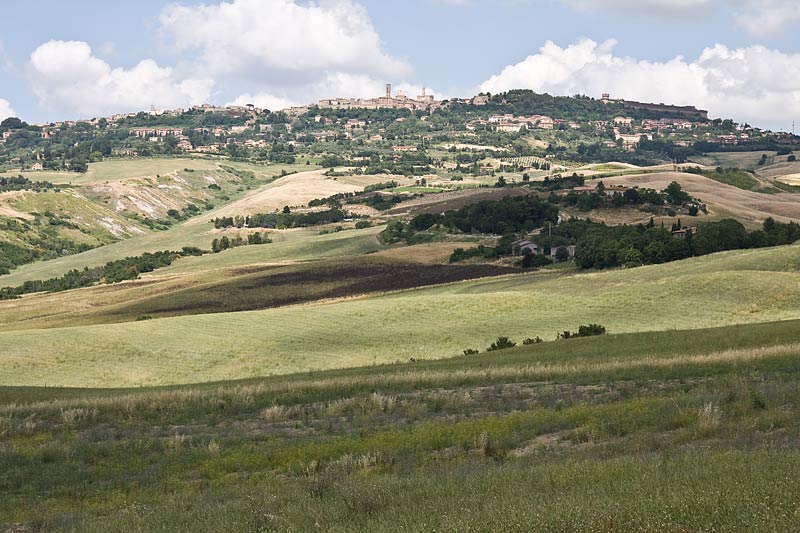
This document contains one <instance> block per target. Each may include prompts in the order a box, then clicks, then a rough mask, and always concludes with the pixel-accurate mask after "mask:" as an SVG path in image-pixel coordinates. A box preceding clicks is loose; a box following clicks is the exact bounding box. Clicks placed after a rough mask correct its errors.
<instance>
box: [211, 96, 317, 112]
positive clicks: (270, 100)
mask: <svg viewBox="0 0 800 533" xmlns="http://www.w3.org/2000/svg"><path fill="white" fill-rule="evenodd" d="M248 104H253V105H254V106H256V107H258V108H260V109H269V110H270V111H279V110H281V109H288V108H290V107H294V106H298V105H301V104H300V103H299V102H297V101H296V100H289V99H288V98H285V97H282V96H277V95H274V94H270V93H267V92H259V93H256V94H250V93H245V94H242V95H240V96H239V97H238V98H236V100H233V101H232V102H228V103H227V104H226V105H236V106H245V105H248Z"/></svg>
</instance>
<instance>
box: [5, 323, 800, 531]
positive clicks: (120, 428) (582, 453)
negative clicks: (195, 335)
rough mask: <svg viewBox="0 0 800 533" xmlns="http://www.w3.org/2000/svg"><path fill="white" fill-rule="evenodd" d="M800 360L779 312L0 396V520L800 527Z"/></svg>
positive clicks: (79, 524)
mask: <svg viewBox="0 0 800 533" xmlns="http://www.w3.org/2000/svg"><path fill="white" fill-rule="evenodd" d="M798 355H800V324H798V322H796V321H795V322H779V323H767V324H757V325H740V326H735V327H727V328H722V329H709V330H694V331H671V332H660V333H640V334H627V335H611V336H606V337H600V338H588V339H575V340H568V341H559V342H554V343H545V344H540V345H534V346H524V347H518V348H514V349H511V350H507V351H501V352H494V353H492V354H483V355H476V356H468V357H458V358H455V359H447V360H441V361H434V362H417V363H405V364H395V365H389V366H379V367H367V368H360V369H353V370H340V371H333V372H317V373H310V374H309V373H304V374H296V375H290V376H283V377H280V378H261V379H255V380H249V381H238V382H226V383H209V384H204V385H196V386H188V387H187V386H184V387H177V388H159V389H132V390H89V389H53V388H48V389H43V388H38V389H26V388H0V471H2V472H3V475H2V476H0V495H2V497H0V525H2V526H4V527H5V528H8V529H9V530H13V531H27V530H47V531H87V532H93V531H98V532H99V531H103V532H109V531H126V532H127V531H148V532H157V531H196V530H197V528H198V527H202V529H203V530H204V531H232V530H233V531H309V530H317V531H331V532H339V531H341V532H343V531H370V532H375V531H419V532H422V531H446V532H450V531H452V532H456V531H458V532H461V531H498V530H503V531H520V532H523V531H525V532H526V531H532V530H535V531H598V532H601V531H602V532H605V531H634V530H639V531H743V532H744V531H748V532H749V531H776V532H777V531H791V530H796V529H797V528H798V527H800V507H799V504H798V501H800V492H799V491H798V487H799V486H798V484H797V483H796V478H797V476H798V475H800V454H798V452H797V450H796V442H797V440H798V438H800V422H799V421H800V416H798V415H800V394H798V391H800V358H798ZM721 480H723V481H724V482H723V483H721V482H720V481H721Z"/></svg>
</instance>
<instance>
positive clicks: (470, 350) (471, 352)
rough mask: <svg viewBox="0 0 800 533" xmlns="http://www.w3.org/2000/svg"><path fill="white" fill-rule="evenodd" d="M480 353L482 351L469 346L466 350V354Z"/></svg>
mask: <svg viewBox="0 0 800 533" xmlns="http://www.w3.org/2000/svg"><path fill="white" fill-rule="evenodd" d="M479 353H481V352H479V351H478V350H473V349H472V348H467V349H466V350H464V355H477V354H479Z"/></svg>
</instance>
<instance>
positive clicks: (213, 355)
mask: <svg viewBox="0 0 800 533" xmlns="http://www.w3.org/2000/svg"><path fill="white" fill-rule="evenodd" d="M344 233H347V232H344ZM270 246H271V245H266V246H264V247H263V248H264V249H269V247H270ZM252 248H253V249H259V248H262V247H252ZM221 255H224V254H221ZM112 290H113V288H112ZM80 295H81V293H80V291H78V292H76V293H64V300H63V301H62V305H65V306H68V305H69V302H70V299H79V298H80V297H81V296H80ZM33 298H37V297H33ZM33 301H34V302H35V300H33ZM798 301H800V246H786V247H780V248H774V249H766V250H748V251H738V252H729V253H723V254H717V255H713V256H706V257H702V258H697V259H692V260H686V261H680V262H675V263H669V264H666V265H656V266H651V267H643V268H638V269H633V270H619V271H606V272H598V273H577V272H572V273H563V272H561V271H552V272H548V271H545V272H541V273H533V274H518V275H510V276H504V277H500V278H493V279H486V280H478V281H468V282H461V283H453V284H449V285H444V286H439V287H433V288H424V289H416V290H410V291H404V292H399V293H392V294H387V295H382V296H373V297H365V298H361V299H349V300H343V301H334V302H327V303H316V304H304V305H300V306H289V307H281V308H277V309H267V310H263V311H247V312H236V313H224V312H223V313H217V314H204V315H196V316H181V317H176V318H164V319H159V320H148V321H142V322H128V323H122V324H110V325H95V326H79V327H68V328H60V329H31V330H18V331H4V332H0V362H2V365H0V383H2V384H5V385H29V386H41V385H44V384H49V385H62V386H94V387H114V386H139V385H166V384H180V383H197V382H205V381H214V380H221V379H236V378H242V377H249V376H253V377H255V376H265V375H270V374H287V373H292V372H301V371H312V370H320V369H333V368H343V367H353V366H362V365H372V364H380V363H388V362H394V361H408V360H409V359H411V358H414V359H418V360H420V359H438V358H445V357H452V356H455V355H457V354H459V353H461V352H462V351H463V350H464V349H466V348H474V349H485V348H486V347H487V346H489V344H490V343H491V342H492V341H493V340H494V339H496V338H497V337H498V336H501V335H504V336H509V337H511V338H512V339H513V340H515V341H517V342H521V341H522V340H523V339H525V338H528V337H535V336H537V335H538V336H540V337H542V338H544V339H546V340H550V339H553V338H554V337H555V335H556V333H557V332H560V331H563V330H565V329H569V328H573V329H574V328H576V327H577V326H578V325H580V324H588V323H600V324H603V325H605V326H606V327H608V328H609V331H610V332H612V333H626V332H638V331H663V330H670V329H699V328H707V327H715V326H724V325H733V324H746V323H759V322H768V321H777V320H790V319H798V318H800V308H798V305H797V302H798ZM189 303H191V302H189ZM25 304H26V299H23V300H22V301H21V302H8V303H7V305H8V306H11V307H6V308H5V309H6V311H5V312H4V313H5V314H4V315H3V314H2V313H0V316H5V317H7V318H5V320H6V321H7V322H8V323H13V322H14V321H15V317H14V313H15V311H14V307H15V306H19V309H20V311H19V312H20V313H22V312H24V311H23V310H24V309H25V307H24V306H25ZM64 309H68V307H64ZM220 310H224V309H220ZM9 327H13V328H14V329H19V328H21V327H23V328H24V327H25V325H24V324H11V325H10V326H9Z"/></svg>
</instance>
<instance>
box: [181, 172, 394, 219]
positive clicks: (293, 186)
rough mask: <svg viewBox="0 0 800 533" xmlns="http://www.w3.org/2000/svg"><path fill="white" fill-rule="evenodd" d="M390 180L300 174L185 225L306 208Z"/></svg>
mask: <svg viewBox="0 0 800 533" xmlns="http://www.w3.org/2000/svg"><path fill="white" fill-rule="evenodd" d="M391 178H392V177H391V176H352V177H342V178H332V177H327V176H325V175H324V171H322V170H313V171H310V172H300V173H298V174H292V175H289V176H285V177H283V178H280V179H277V180H275V181H273V182H272V183H270V184H269V185H266V186H264V187H261V188H260V189H258V190H256V191H253V192H252V193H250V194H248V195H247V196H245V197H244V198H242V199H241V200H238V201H236V202H233V203H231V204H228V205H226V206H224V207H222V208H220V209H217V210H216V211H212V212H211V213H208V214H207V215H205V216H204V217H203V218H202V219H200V218H198V219H195V220H192V221H189V222H188V224H189V225H193V224H199V223H202V222H204V221H206V220H211V219H213V218H217V217H232V216H236V215H252V214H255V213H269V212H273V211H277V210H280V209H282V208H283V207H284V206H289V207H305V206H307V205H308V202H310V201H311V200H315V199H317V198H326V197H328V196H333V195H335V194H340V193H354V192H359V191H362V190H363V189H364V187H365V186H366V185H370V184H373V183H380V182H385V181H390V179H391Z"/></svg>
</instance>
